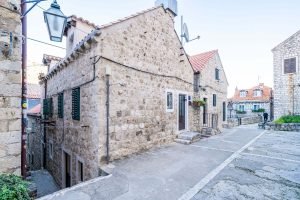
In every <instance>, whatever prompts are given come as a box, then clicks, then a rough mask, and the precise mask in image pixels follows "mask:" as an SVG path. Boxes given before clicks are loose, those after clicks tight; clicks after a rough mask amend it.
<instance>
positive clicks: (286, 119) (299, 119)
mask: <svg viewBox="0 0 300 200" xmlns="http://www.w3.org/2000/svg"><path fill="white" fill-rule="evenodd" d="M275 123H276V124H284V123H300V116H293V115H286V116H282V117H280V118H279V119H277V120H276V121H275Z"/></svg>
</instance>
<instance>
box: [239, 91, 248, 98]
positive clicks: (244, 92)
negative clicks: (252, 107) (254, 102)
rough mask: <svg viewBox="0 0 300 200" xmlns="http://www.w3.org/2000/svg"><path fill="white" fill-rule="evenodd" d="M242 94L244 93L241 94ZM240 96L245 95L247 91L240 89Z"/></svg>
mask: <svg viewBox="0 0 300 200" xmlns="http://www.w3.org/2000/svg"><path fill="white" fill-rule="evenodd" d="M241 94H244V95H241ZM239 95H240V97H247V91H246V90H240V94H239Z"/></svg>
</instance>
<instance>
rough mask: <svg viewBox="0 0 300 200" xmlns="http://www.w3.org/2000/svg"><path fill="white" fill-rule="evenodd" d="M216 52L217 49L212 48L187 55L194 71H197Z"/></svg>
mask: <svg viewBox="0 0 300 200" xmlns="http://www.w3.org/2000/svg"><path fill="white" fill-rule="evenodd" d="M217 52H218V50H212V51H208V52H204V53H200V54H197V55H194V56H191V57H189V59H190V61H191V64H192V66H193V69H194V71H195V72H199V71H201V70H203V69H204V67H205V66H206V64H207V63H208V62H209V61H210V59H212V58H213V56H214V55H215V54H216V53H217Z"/></svg>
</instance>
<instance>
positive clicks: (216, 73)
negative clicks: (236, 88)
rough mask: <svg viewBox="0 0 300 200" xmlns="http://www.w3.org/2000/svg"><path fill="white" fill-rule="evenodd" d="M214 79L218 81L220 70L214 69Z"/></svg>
mask: <svg viewBox="0 0 300 200" xmlns="http://www.w3.org/2000/svg"><path fill="white" fill-rule="evenodd" d="M215 79H216V80H220V70H219V69H218V68H216V69H215Z"/></svg>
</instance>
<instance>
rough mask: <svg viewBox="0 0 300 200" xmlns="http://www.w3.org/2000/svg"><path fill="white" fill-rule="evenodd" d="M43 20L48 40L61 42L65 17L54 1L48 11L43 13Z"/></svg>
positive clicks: (65, 21)
mask: <svg viewBox="0 0 300 200" xmlns="http://www.w3.org/2000/svg"><path fill="white" fill-rule="evenodd" d="M44 19H45V22H46V24H47V28H48V32H49V36H50V40H51V41H54V42H61V41H62V37H63V33H64V29H65V26H66V23H67V17H66V16H65V15H64V14H63V13H62V11H61V10H60V7H59V5H58V4H57V3H56V1H54V2H53V3H52V4H51V7H50V8H49V9H48V10H46V11H44Z"/></svg>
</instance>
